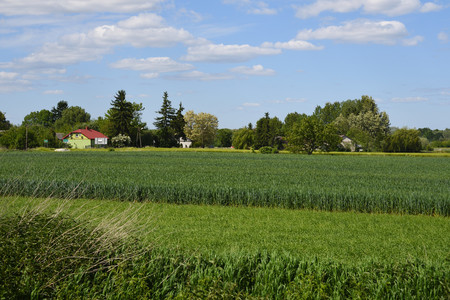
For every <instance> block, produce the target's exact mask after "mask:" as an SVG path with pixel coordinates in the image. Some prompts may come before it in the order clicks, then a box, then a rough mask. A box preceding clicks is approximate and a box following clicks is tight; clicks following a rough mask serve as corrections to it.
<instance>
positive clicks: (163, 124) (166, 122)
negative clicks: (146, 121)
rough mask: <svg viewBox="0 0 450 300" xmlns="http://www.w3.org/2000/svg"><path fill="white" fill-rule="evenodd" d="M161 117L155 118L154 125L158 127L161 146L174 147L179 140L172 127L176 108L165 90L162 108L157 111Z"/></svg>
mask: <svg viewBox="0 0 450 300" xmlns="http://www.w3.org/2000/svg"><path fill="white" fill-rule="evenodd" d="M157 113H158V114H160V115H161V116H160V117H157V118H155V122H154V123H153V125H155V127H156V128H157V129H158V138H159V146H160V147H174V146H176V145H177V141H176V139H175V136H174V130H173V128H172V126H171V125H172V121H173V120H174V119H175V117H176V115H175V109H174V108H173V107H172V102H170V100H169V95H168V94H167V92H164V96H163V103H162V106H161V109H160V110H159V111H157Z"/></svg>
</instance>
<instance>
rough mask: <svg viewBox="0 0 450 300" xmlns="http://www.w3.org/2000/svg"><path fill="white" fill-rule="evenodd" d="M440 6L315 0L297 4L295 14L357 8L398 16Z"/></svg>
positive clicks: (395, 0)
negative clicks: (307, 3) (300, 4)
mask: <svg viewBox="0 0 450 300" xmlns="http://www.w3.org/2000/svg"><path fill="white" fill-rule="evenodd" d="M441 8H442V6H440V5H438V4H435V3H432V2H426V3H424V4H422V3H421V2H420V0H316V1H315V2H314V3H312V4H309V5H303V6H297V7H296V10H297V12H296V16H297V17H299V18H302V19H306V18H309V17H314V16H317V15H319V14H320V13H322V12H324V11H332V12H337V13H348V12H352V11H356V10H359V9H362V10H363V12H365V13H367V14H383V15H387V16H398V15H404V14H408V13H412V12H415V11H420V12H424V13H426V12H431V11H437V10H440V9H441Z"/></svg>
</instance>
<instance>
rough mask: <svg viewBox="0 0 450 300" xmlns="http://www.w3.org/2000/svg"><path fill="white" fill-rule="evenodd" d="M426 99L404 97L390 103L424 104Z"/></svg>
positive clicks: (394, 99) (393, 99)
mask: <svg viewBox="0 0 450 300" xmlns="http://www.w3.org/2000/svg"><path fill="white" fill-rule="evenodd" d="M425 101H428V98H424V97H404V98H392V102H398V103H411V102H413V103H414V102H425Z"/></svg>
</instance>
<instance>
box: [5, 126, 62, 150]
mask: <svg viewBox="0 0 450 300" xmlns="http://www.w3.org/2000/svg"><path fill="white" fill-rule="evenodd" d="M44 140H47V143H44ZM0 145H2V146H4V147H6V148H8V149H19V150H24V149H30V148H35V147H43V146H45V147H60V146H61V142H60V141H59V140H58V139H57V138H56V135H55V131H54V130H53V129H52V128H48V127H44V126H42V125H33V126H29V127H25V126H20V127H16V126H13V127H11V128H10V129H9V130H7V131H5V132H4V133H3V134H2V135H1V136H0Z"/></svg>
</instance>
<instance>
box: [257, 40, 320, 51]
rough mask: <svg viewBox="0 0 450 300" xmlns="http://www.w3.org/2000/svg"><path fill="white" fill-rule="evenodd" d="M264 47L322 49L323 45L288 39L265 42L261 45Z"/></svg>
mask: <svg viewBox="0 0 450 300" xmlns="http://www.w3.org/2000/svg"><path fill="white" fill-rule="evenodd" d="M261 46H262V47H266V48H276V49H286V50H322V49H323V46H315V45H313V44H311V43H310V42H307V41H301V40H290V41H289V42H276V43H271V42H265V43H263V44H262V45H261Z"/></svg>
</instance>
